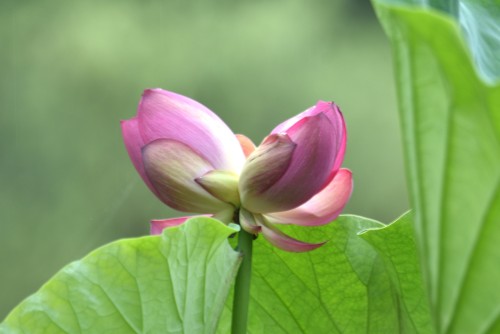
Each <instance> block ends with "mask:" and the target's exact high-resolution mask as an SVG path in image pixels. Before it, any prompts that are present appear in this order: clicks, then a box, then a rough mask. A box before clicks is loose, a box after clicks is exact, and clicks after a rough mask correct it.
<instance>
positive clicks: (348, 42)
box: [0, 0, 408, 319]
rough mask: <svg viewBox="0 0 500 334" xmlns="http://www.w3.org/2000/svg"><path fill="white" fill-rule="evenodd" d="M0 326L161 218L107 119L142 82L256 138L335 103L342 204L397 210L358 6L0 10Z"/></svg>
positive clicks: (41, 0) (369, 19)
mask: <svg viewBox="0 0 500 334" xmlns="http://www.w3.org/2000/svg"><path fill="white" fill-rule="evenodd" d="M0 36H1V38H0V41H1V44H0V45H1V46H0V50H1V52H0V66H1V67H0V68H1V72H0V73H1V76H0V85H1V90H0V101H1V114H0V115H1V118H0V247H1V248H0V268H1V269H0V319H3V318H4V317H5V315H6V314H7V313H8V311H9V310H10V309H11V308H13V307H14V306H15V305H16V304H18V303H19V302H20V301H21V300H22V299H23V298H25V297H26V296H28V295H29V294H31V293H33V292H34V291H36V290H37V289H38V288H39V287H40V286H41V285H42V284H43V282H45V281H46V280H47V279H49V278H50V277H51V276H52V275H53V274H54V273H55V272H56V271H57V270H58V269H60V268H61V267H62V266H64V265H65V264H67V263H69V262H70V261H73V260H76V259H79V258H81V257H82V256H84V255H85V254H86V253H88V252H89V251H91V250H92V249H94V248H96V247H98V246H101V245H103V244H106V243H108V242H110V241H113V240H116V239H119V238H125V237H134V236H140V235H145V234H147V233H148V228H149V226H148V221H149V220H150V219H151V218H165V217H172V216H175V215H176V213H175V212H173V211H172V210H170V209H168V208H167V207H166V206H164V205H163V204H162V203H161V202H159V201H158V200H157V199H156V198H155V197H154V196H153V195H152V194H151V193H150V192H149V191H148V189H147V188H146V186H144V185H143V184H142V182H141V181H140V179H139V177H138V175H137V174H136V172H135V170H134V168H133V166H132V164H131V163H130V161H129V158H128V156H127V153H126V151H125V149H124V145H123V142H122V138H121V133H120V127H119V121H120V119H126V118H130V117H132V116H133V115H134V114H135V112H136V106H137V103H138V101H139V98H140V95H141V93H142V90H143V89H144V88H149V87H162V88H165V89H169V90H172V91H175V92H178V93H181V94H184V95H187V96H190V97H192V98H194V99H196V100H198V101H200V102H202V103H203V104H205V105H207V106H208V107H209V108H211V109H212V110H214V111H215V112H216V113H217V114H219V115H220V116H221V117H222V118H223V119H224V120H225V121H226V122H227V124H228V125H229V126H230V127H231V128H232V129H233V130H234V131H235V132H236V133H244V134H246V135H248V136H249V137H250V138H252V139H253V140H254V141H255V142H256V143H258V142H260V140H261V139H262V138H263V137H264V136H265V135H266V134H267V133H268V132H269V131H270V130H271V129H272V128H273V127H274V126H275V125H276V124H277V123H279V122H281V121H283V120H284V119H286V118H288V117H291V116H293V115H294V114H297V113H299V112H301V111H303V110H304V109H306V108H307V107H309V106H311V105H313V104H314V103H315V102H316V101H317V100H318V99H324V100H334V101H335V102H337V103H338V104H339V105H340V106H341V108H342V110H343V112H344V115H345V118H346V121H347V126H348V133H349V140H348V151H347V156H346V160H345V163H344V165H345V166H347V167H349V168H350V169H351V170H352V171H353V172H354V178H355V190H354V194H353V196H352V199H351V202H350V203H349V205H348V206H347V208H346V210H345V212H347V213H354V214H360V215H364V216H368V217H372V218H375V219H378V220H381V221H383V222H390V221H391V220H393V219H394V218H396V217H397V216H399V215H400V214H401V213H403V212H404V211H405V210H407V209H408V204H407V194H406V189H405V179H404V175H403V163H402V160H403V159H402V150H401V140H400V133H399V126H398V118H397V110H396V98H395V92H394V89H395V87H394V81H393V73H392V63H391V61H392V60H391V53H390V49H389V44H388V41H387V40H386V38H385V36H384V35H383V32H382V30H381V28H380V26H379V24H378V22H377V20H376V18H375V16H374V14H373V10H372V8H371V5H370V4H369V3H368V1H363V0H357V1H355V0H343V1H341V0H336V1H333V0H328V1H327V0H322V1H321V0H311V1H305V0H303V1H298V0H266V1H263V0H261V1H258V0H257V1H256V0H251V1H250V0H240V1H233V0H218V1H209V0H190V1H186V0H162V1H160V0H155V1H153V0H149V1H133V0H108V1H98V0H87V1H62V0H58V1H56V0H37V1H27V0H26V1H7V0H3V1H2V2H1V4H0Z"/></svg>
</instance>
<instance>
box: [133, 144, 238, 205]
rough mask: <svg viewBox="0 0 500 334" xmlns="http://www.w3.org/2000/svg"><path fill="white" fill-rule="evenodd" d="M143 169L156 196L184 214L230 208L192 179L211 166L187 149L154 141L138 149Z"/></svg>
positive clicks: (209, 169) (208, 169)
mask: <svg viewBox="0 0 500 334" xmlns="http://www.w3.org/2000/svg"><path fill="white" fill-rule="evenodd" d="M142 158H143V164H144V170H145V172H146V175H147V177H148V179H149V180H150V181H151V184H152V185H153V187H154V188H155V189H156V191H157V193H158V197H159V198H160V199H161V200H162V201H163V202H164V203H165V204H167V205H168V206H170V207H172V208H174V209H177V210H180V211H186V212H201V213H203V212H206V213H215V212H218V211H221V210H224V209H227V208H230V207H232V206H231V205H230V204H227V203H224V202H222V201H221V200H219V199H217V198H215V197H214V196H212V195H211V194H210V193H208V192H207V191H206V190H205V189H203V187H201V186H200V185H199V184H198V183H196V181H195V179H196V178H198V177H200V176H202V175H204V174H206V173H207V172H209V171H211V170H212V169H213V166H212V165H211V164H210V162H208V161H207V160H206V159H205V158H204V157H203V156H201V155H200V154H199V153H198V152H196V151H194V150H193V149H192V148H190V147H189V146H187V145H185V144H183V143H181V142H178V141H175V140H171V139H158V140H155V141H153V142H151V143H149V144H148V145H146V146H145V147H144V148H143V150H142Z"/></svg>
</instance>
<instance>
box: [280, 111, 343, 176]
mask: <svg viewBox="0 0 500 334" xmlns="http://www.w3.org/2000/svg"><path fill="white" fill-rule="evenodd" d="M321 113H322V114H324V115H326V116H327V117H328V119H329V120H330V122H331V124H332V129H331V131H332V132H333V133H334V134H335V138H336V139H335V143H336V144H335V146H334V152H332V154H335V155H336V156H337V158H336V160H335V164H334V166H333V168H332V172H331V175H330V176H331V177H333V176H334V175H335V173H336V172H337V170H338V169H339V168H340V166H341V165H342V162H343V160H344V153H345V147H346V140H347V131H346V126H345V122H344V117H343V116H342V112H341V111H340V108H339V107H338V106H337V105H336V104H335V103H334V102H325V101H318V103H316V105H315V106H314V107H311V108H309V109H307V110H306V111H304V112H302V113H300V114H298V115H297V116H294V117H292V118H290V119H288V120H286V121H285V122H283V123H281V124H280V125H278V126H277V127H276V128H274V130H273V131H271V133H280V132H287V131H288V129H290V128H291V127H292V126H293V125H295V123H297V122H299V121H300V120H302V119H303V118H304V117H311V116H316V115H318V114H321Z"/></svg>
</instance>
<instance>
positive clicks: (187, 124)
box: [137, 89, 245, 174]
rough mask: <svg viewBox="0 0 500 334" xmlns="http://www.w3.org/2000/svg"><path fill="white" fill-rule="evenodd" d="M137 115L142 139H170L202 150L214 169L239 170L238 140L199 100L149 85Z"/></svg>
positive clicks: (242, 162)
mask: <svg viewBox="0 0 500 334" xmlns="http://www.w3.org/2000/svg"><path fill="white" fill-rule="evenodd" d="M137 117H138V120H139V130H140V133H141V135H142V139H143V140H144V142H145V143H150V142H152V141H154V140H156V139H173V140H176V141H179V142H181V143H184V144H186V145H187V146H189V147H191V148H193V149H195V150H196V151H197V152H199V153H200V154H202V155H203V156H204V157H205V159H206V160H207V161H208V162H210V164H211V165H212V166H213V167H214V169H221V170H231V171H234V172H236V173H238V174H239V172H240V171H241V168H242V166H243V164H244V162H245V157H244V155H243V152H242V150H241V147H240V143H239V142H238V140H237V139H236V137H235V135H234V134H233V132H232V131H231V130H230V129H229V128H228V127H227V125H226V124H225V123H224V122H223V121H222V120H221V119H220V118H219V117H218V116H217V115H215V114H214V113H213V112H211V111H210V110H209V109H208V108H206V107H205V106H203V105H202V104H200V103H198V102H196V101H194V100H191V99H189V98H187V97H185V96H182V95H179V94H175V93H172V92H168V91H165V90H162V89H148V90H146V91H144V94H143V95H142V99H141V102H140V104H139V112H138V116H137Z"/></svg>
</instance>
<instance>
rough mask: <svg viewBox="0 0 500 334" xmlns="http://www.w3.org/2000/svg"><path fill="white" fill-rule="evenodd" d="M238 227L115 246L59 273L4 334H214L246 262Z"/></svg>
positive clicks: (184, 229) (194, 226) (195, 226)
mask: <svg viewBox="0 0 500 334" xmlns="http://www.w3.org/2000/svg"><path fill="white" fill-rule="evenodd" d="M235 232H236V231H235V230H234V229H233V228H230V227H227V226H225V225H223V224H222V223H220V222H218V221H216V220H214V219H210V218H194V219H191V220H189V221H188V222H186V223H185V224H184V225H182V226H180V227H175V228H169V229H166V230H165V231H164V232H163V235H162V236H157V237H142V238H137V239H126V240H120V241H116V242H113V243H111V244H109V245H107V246H104V247H102V248H100V249H98V250H96V251H94V252H92V253H91V254H89V255H88V256H87V257H85V258H84V259H82V260H80V261H76V262H73V263H71V264H70V265H68V266H66V267H65V268H63V269H62V270H61V271H60V272H59V273H57V274H56V275H55V276H54V277H53V278H52V279H51V280H50V281H48V282H47V283H46V284H45V285H44V286H43V287H42V288H41V289H40V290H39V291H38V292H36V293H35V294H33V295H32V296H30V297H28V298H27V299H26V300H25V301H23V302H22V303H21V304H20V305H19V306H17V307H16V308H15V309H14V310H13V311H12V312H11V313H10V314H9V315H8V316H7V318H6V319H5V321H4V322H3V323H2V324H1V325H0V332H2V333H47V334H55V333H111V332H113V333H213V332H214V331H215V328H216V326H217V322H218V319H219V316H220V313H221V311H222V309H223V306H224V302H225V301H226V297H227V294H228V292H229V289H230V287H231V286H232V282H233V279H234V276H235V274H236V271H237V268H238V266H239V263H240V259H241V258H240V256H239V254H238V253H237V252H235V251H234V250H233V249H232V248H231V247H230V246H229V244H228V242H227V237H228V236H229V235H230V234H232V233H235Z"/></svg>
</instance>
